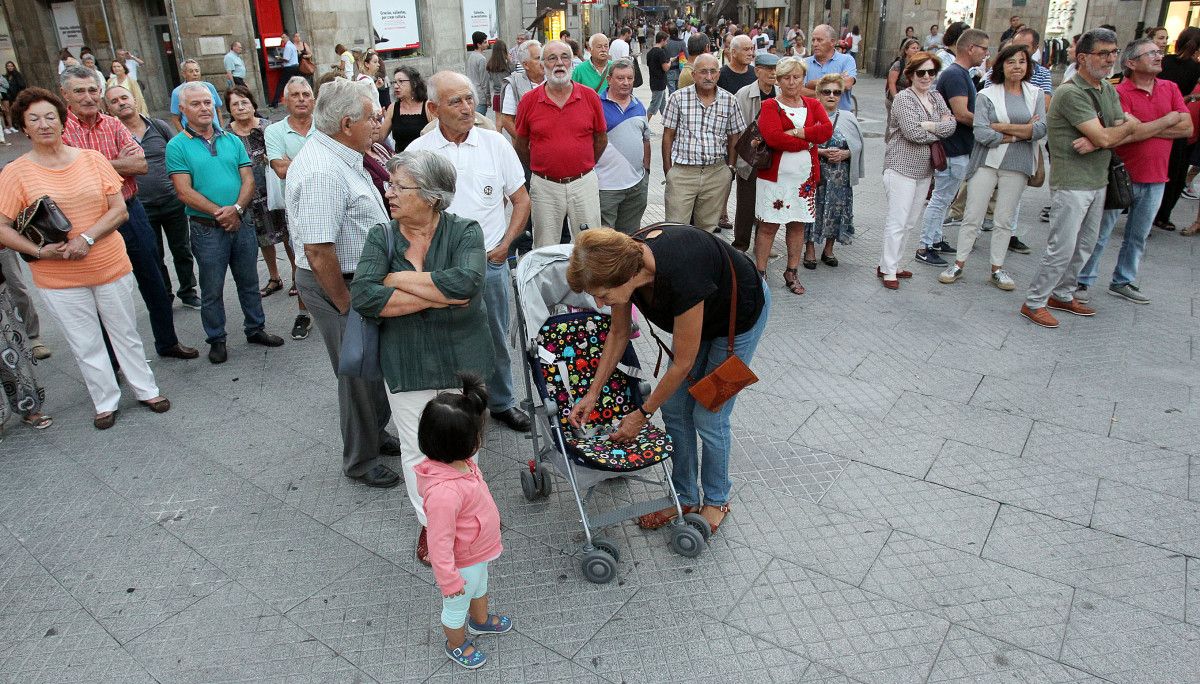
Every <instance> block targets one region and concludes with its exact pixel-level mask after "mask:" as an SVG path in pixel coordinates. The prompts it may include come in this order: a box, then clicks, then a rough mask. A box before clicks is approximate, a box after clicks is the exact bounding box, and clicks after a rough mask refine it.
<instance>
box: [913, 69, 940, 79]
mask: <svg viewBox="0 0 1200 684" xmlns="http://www.w3.org/2000/svg"><path fill="white" fill-rule="evenodd" d="M936 75H937V69H916V70H914V71H913V76H916V77H918V78H919V77H922V76H936Z"/></svg>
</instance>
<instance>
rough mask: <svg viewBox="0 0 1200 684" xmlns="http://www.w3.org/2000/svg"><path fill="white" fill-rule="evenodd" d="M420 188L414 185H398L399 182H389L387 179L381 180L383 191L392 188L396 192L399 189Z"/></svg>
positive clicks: (388, 190) (389, 190)
mask: <svg viewBox="0 0 1200 684" xmlns="http://www.w3.org/2000/svg"><path fill="white" fill-rule="evenodd" d="M420 189H421V188H419V187H417V186H416V185H400V184H399V183H390V182H388V181H384V182H383V191H384V192H391V191H393V190H395V191H396V192H400V191H401V190H420Z"/></svg>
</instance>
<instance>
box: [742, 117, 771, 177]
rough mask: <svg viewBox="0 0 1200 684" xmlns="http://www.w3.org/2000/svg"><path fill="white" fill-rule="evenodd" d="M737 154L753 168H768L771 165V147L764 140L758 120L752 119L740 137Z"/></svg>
mask: <svg viewBox="0 0 1200 684" xmlns="http://www.w3.org/2000/svg"><path fill="white" fill-rule="evenodd" d="M734 150H735V151H736V152H737V156H738V157H740V158H741V160H742V161H744V162H746V163H747V164H749V165H750V168H752V169H759V170H762V169H767V168H770V167H771V148H770V146H768V145H767V141H766V140H763V137H762V131H760V130H758V122H757V121H751V122H750V125H749V126H746V130H744V131H742V135H741V137H740V138H738V141H737V146H736V147H735V148H734Z"/></svg>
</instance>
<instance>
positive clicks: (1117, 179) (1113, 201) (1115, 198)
mask: <svg viewBox="0 0 1200 684" xmlns="http://www.w3.org/2000/svg"><path fill="white" fill-rule="evenodd" d="M1088 95H1090V96H1091V98H1092V102H1093V103H1095V105H1096V118H1097V119H1100V125H1101V126H1104V127H1106V128H1107V127H1108V124H1106V123H1104V114H1102V113H1101V111H1100V98H1098V97H1096V93H1095V92H1094V90H1093V89H1092V88H1088ZM1109 155H1110V157H1109V160H1108V188H1107V189H1106V190H1105V193H1104V209H1105V211H1108V210H1110V209H1128V208H1129V207H1130V206H1132V205H1133V181H1131V180H1130V178H1129V169H1126V168H1125V162H1123V161H1121V157H1120V155H1118V154H1117V153H1116V152H1113V151H1110V152H1109Z"/></svg>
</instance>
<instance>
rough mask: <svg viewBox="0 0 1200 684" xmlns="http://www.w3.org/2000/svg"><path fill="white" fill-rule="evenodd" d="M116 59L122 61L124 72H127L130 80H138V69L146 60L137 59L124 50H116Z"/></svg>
mask: <svg viewBox="0 0 1200 684" xmlns="http://www.w3.org/2000/svg"><path fill="white" fill-rule="evenodd" d="M117 58H118V59H121V60H123V61H124V63H125V71H127V72H129V78H132V79H133V80H135V81H136V80H138V67H140V66H142V65H143V64H145V63H146V60H144V59H142V58H141V57H138V56H137V55H135V54H133V53H132V52H130V51H129V50H126V49H125V48H121V49H120V50H117Z"/></svg>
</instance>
